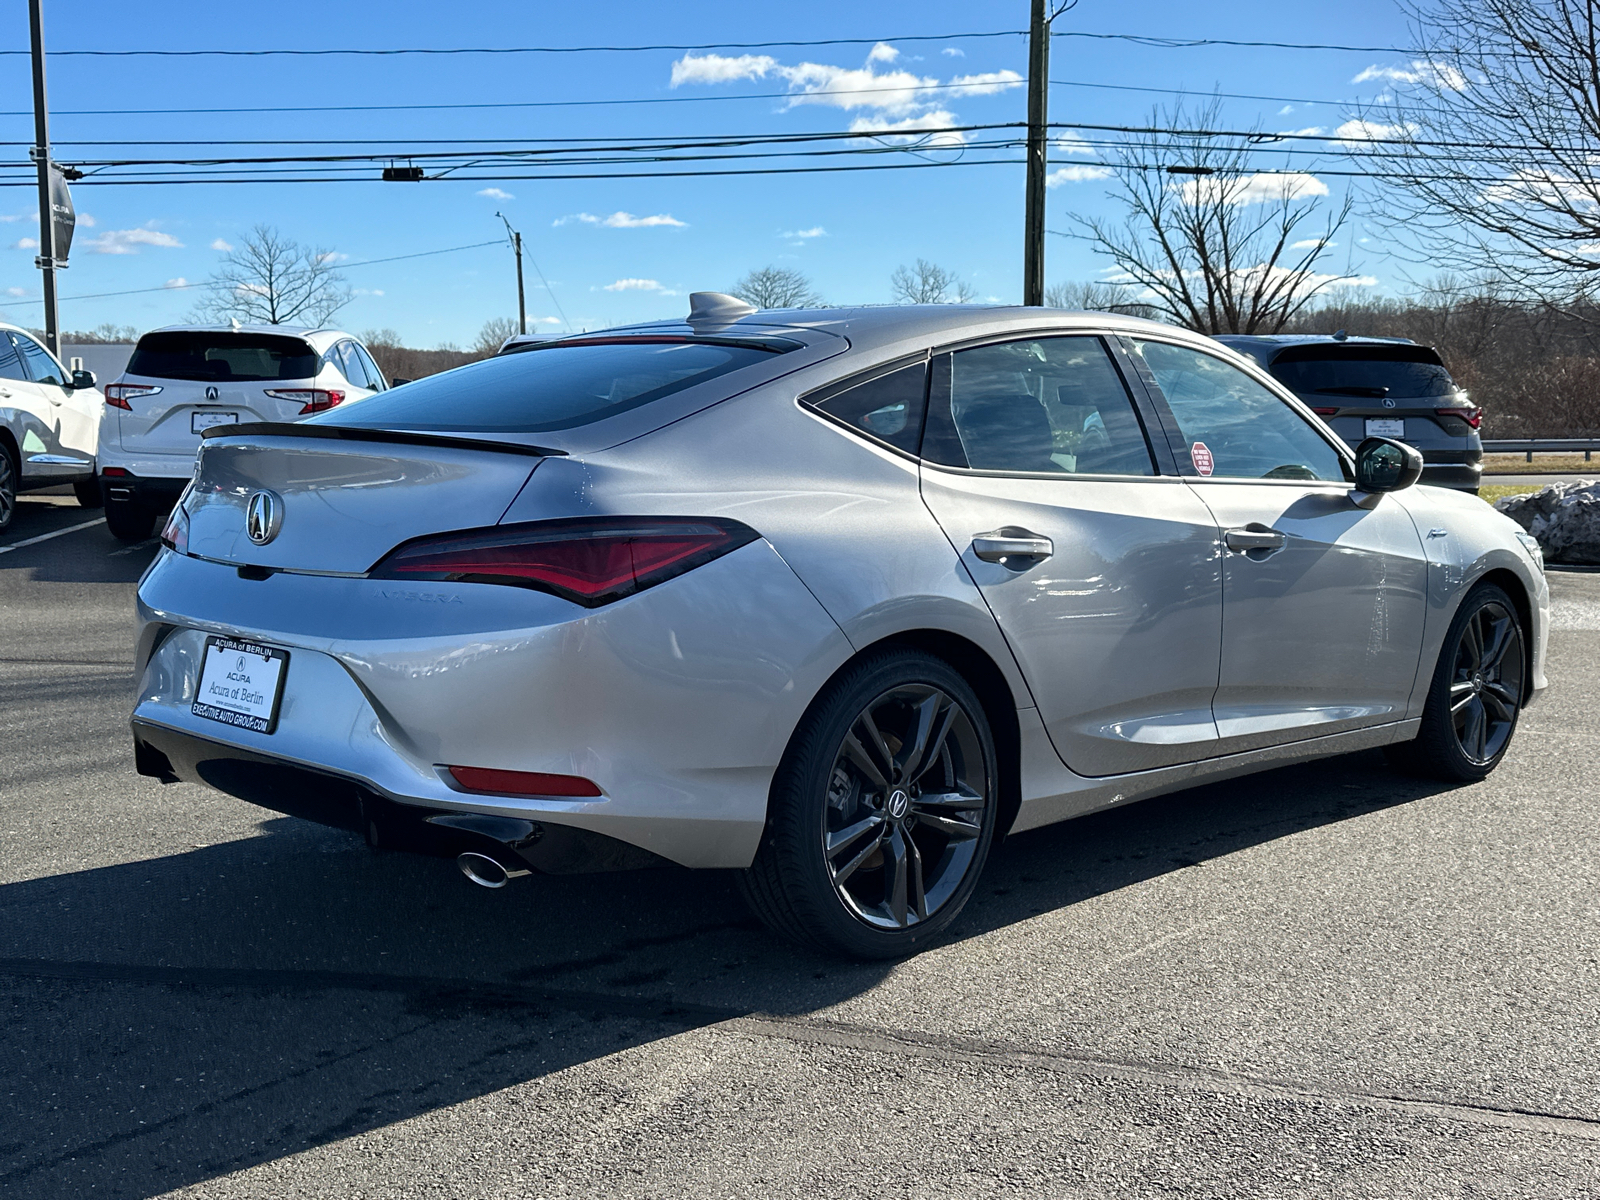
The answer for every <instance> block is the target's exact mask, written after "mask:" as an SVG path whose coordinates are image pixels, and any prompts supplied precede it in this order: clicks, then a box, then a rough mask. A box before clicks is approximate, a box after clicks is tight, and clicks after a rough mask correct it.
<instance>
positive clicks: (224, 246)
mask: <svg viewBox="0 0 1600 1200" xmlns="http://www.w3.org/2000/svg"><path fill="white" fill-rule="evenodd" d="M211 248H212V249H213V250H232V249H233V244H232V243H231V242H225V241H223V240H222V239H221V238H218V239H217V240H216V241H214V242H212V243H211Z"/></svg>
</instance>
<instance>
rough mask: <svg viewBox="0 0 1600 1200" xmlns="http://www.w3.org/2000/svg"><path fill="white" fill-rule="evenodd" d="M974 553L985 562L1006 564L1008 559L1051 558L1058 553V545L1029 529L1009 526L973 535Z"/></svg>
mask: <svg viewBox="0 0 1600 1200" xmlns="http://www.w3.org/2000/svg"><path fill="white" fill-rule="evenodd" d="M972 552H973V553H974V554H975V555H977V556H978V557H979V558H981V559H982V560H983V561H984V562H991V563H997V562H1004V561H1005V560H1006V559H1008V558H1033V559H1045V558H1049V557H1050V556H1051V555H1052V554H1054V553H1055V552H1056V544H1055V543H1054V542H1052V541H1051V540H1050V539H1049V538H1047V537H1043V536H1041V535H1039V534H1037V533H1033V532H1032V531H1030V530H1027V529H1015V528H1012V527H1011V526H1007V527H1006V528H1004V529H996V530H993V531H992V532H990V533H979V534H975V535H973V538H972Z"/></svg>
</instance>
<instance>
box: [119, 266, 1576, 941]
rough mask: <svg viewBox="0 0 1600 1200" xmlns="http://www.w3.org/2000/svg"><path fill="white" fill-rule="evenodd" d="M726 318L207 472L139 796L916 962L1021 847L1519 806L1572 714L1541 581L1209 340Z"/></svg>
mask: <svg viewBox="0 0 1600 1200" xmlns="http://www.w3.org/2000/svg"><path fill="white" fill-rule="evenodd" d="M692 303H693V308H692V311H691V313H690V316H689V318H688V319H687V320H685V321H664V322H658V323H654V324H647V325H637V326H631V327H628V328H622V329H613V330H609V331H606V332H603V333H591V334H581V335H576V336H572V337H567V338H563V339H560V340H558V341H554V342H551V343H548V344H546V345H543V346H540V347H536V348H534V349H529V350H524V351H521V352H519V353H516V354H509V355H503V356H499V357H495V358H491V359H487V360H485V361H482V362H478V363H473V364H471V365H469V366H465V367H461V368H459V369H457V370H454V371H450V372H447V373H444V374H441V375H436V376H433V377H431V378H428V379H423V380H420V381H418V382H416V383H413V384H410V385H408V386H407V387H404V388H399V389H396V390H394V391H392V392H390V393H389V394H387V395H385V396H380V397H377V398H375V399H373V400H370V401H368V402H367V403H365V404H363V405H361V406H360V407H359V408H354V409H352V408H349V407H345V408H340V409H337V410H335V411H333V412H329V413H324V414H321V415H319V416H316V417H313V418H311V419H310V420H308V421H304V422H301V423H298V424H271V423H252V424H240V425H237V426H227V427H222V428H217V429H211V430H208V431H207V433H206V437H205V439H204V442H203V443H202V447H201V451H200V459H199V466H198V469H197V471H196V476H195V482H194V484H193V486H192V488H191V489H190V490H189V491H188V492H187V493H186V495H185V497H184V498H183V500H182V502H181V503H180V504H179V505H178V506H177V508H176V509H175V510H174V512H173V514H172V518H171V520H170V521H169V522H168V524H167V526H166V528H165V531H164V533H163V535H162V536H163V541H164V543H165V547H166V548H165V549H164V551H163V552H162V553H161V554H160V555H159V556H158V558H157V559H156V561H155V562H154V563H153V564H152V566H151V568H150V570H149V572H148V573H147V574H146V576H145V577H144V580H143V581H142V583H141V585H140V588H139V593H138V609H139V620H140V633H139V636H138V651H137V662H138V667H139V671H140V684H139V690H138V698H137V701H136V707H135V709H134V712H133V736H134V742H135V754H136V761H137V766H138V770H139V771H140V772H141V773H143V774H145V775H151V776H155V777H158V778H162V779H167V780H188V781H191V782H204V783H206V784H209V785H210V786H212V787H215V788H220V789H222V790H223V791H225V792H228V793H231V794H232V795H235V796H239V797H243V798H245V799H247V800H250V801H253V802H255V803H257V804H261V805H264V806H266V807H268V808H272V809H277V810H280V811H283V812H289V813H294V814H298V815H301V816H305V817H309V818H311V819H312V820H317V821H322V822H325V823H328V824H330V825H336V826H342V827H346V828H349V829H353V830H358V831H362V832H364V833H365V834H366V836H367V838H368V839H369V840H370V841H371V842H372V843H374V844H375V845H379V846H394V847H398V848H407V849H414V850H421V851H425V852H430V853H435V854H447V855H456V856H459V858H458V862H459V864H460V866H461V867H462V869H463V871H464V872H466V873H467V874H468V876H469V877H470V878H472V879H474V880H475V881H477V882H481V883H484V884H486V885H488V886H499V885H503V884H504V883H505V882H506V880H507V879H508V878H510V877H511V876H514V875H518V874H522V873H526V872H527V871H529V870H542V871H550V872H566V871H573V870H579V869H586V868H602V869H613V868H620V867H624V866H637V865H641V864H644V863H659V862H661V861H663V860H665V861H669V862H674V863H678V864H681V865H683V866H688V867H699V868H734V869H737V870H738V871H739V872H741V874H740V878H741V879H742V881H743V887H744V891H745V894H746V896H747V898H748V900H749V902H750V904H751V907H752V908H753V909H754V910H755V912H756V913H758V914H759V915H760V916H761V917H762V918H763V919H764V920H765V921H767V922H768V923H769V924H771V925H772V926H773V927H774V928H775V929H777V930H779V931H781V932H783V933H785V934H788V935H790V936H793V937H795V938H798V939H800V940H803V941H807V942H810V943H813V944H816V945H820V946H823V947H826V948H828V949H830V950H834V951H839V952H843V953H847V954H853V955H861V956H869V957H870V956H890V955H898V954H903V953H906V952H908V951H910V950H913V949H915V948H917V947H918V946H921V945H923V944H925V943H926V942H927V941H928V940H929V939H931V938H934V937H937V936H938V935H939V934H940V933H941V932H942V931H943V930H945V929H947V928H948V927H949V925H950V922H951V921H952V920H954V919H955V916H956V915H957V914H958V913H959V912H960V910H961V908H962V905H963V904H965V903H966V901H967V899H968V897H969V896H970V895H971V894H972V890H973V888H974V886H975V884H976V881H977V879H978V875H979V872H980V871H981V869H982V867H983V864H984V860H985V858H986V856H987V855H988V853H989V850H990V847H991V845H992V844H993V843H994V840H995V839H996V838H998V837H1001V836H1003V835H1005V834H1006V833H1007V832H1008V831H1011V832H1015V831H1019V830H1025V829H1032V828H1034V827H1036V826H1040V825H1045V824H1049V823H1051V822H1055V821H1061V820H1064V819H1067V818H1069V817H1075V816H1078V815H1081V814H1083V813H1087V812H1091V811H1094V810H1096V809H1101V808H1105V807H1108V806H1111V805H1117V804H1123V803H1126V802H1128V801H1131V800H1137V799H1139V798H1141V797H1145V796H1152V795H1156V794H1158V793H1162V792H1169V791H1174V790H1177V789H1179V788H1184V787H1189V786H1191V785H1193V784H1196V783H1199V782H1201V781H1204V780H1214V779H1222V778H1226V777H1228V776H1231V775H1237V774H1241V773H1244V772H1249V771H1257V770H1263V769H1266V768H1269V767H1273V766H1277V765H1280V764H1283V763H1287V762H1292V761H1296V760H1303V759H1311V758H1317V757H1321V756H1325V755H1330V754H1339V753H1343V752H1345V751H1352V750H1361V749H1367V748H1371V747H1378V746H1382V747H1386V748H1388V750H1389V751H1390V752H1391V753H1392V754H1393V755H1394V756H1396V757H1397V758H1399V759H1401V760H1402V761H1404V762H1405V763H1407V764H1409V765H1410V766H1411V768H1413V769H1416V770H1421V771H1426V772H1430V773H1432V774H1434V775H1437V776H1439V777H1442V778H1445V779H1452V780H1473V779H1481V778H1483V777H1484V776H1485V775H1487V774H1488V773H1489V772H1490V771H1492V770H1493V769H1494V768H1495V766H1496V764H1498V763H1499V762H1500V760H1501V758H1502V756H1503V755H1504V754H1505V753H1506V748H1507V746H1508V745H1509V744H1510V741H1511V738H1512V734H1513V732H1514V730H1515V728H1516V725H1517V720H1518V716H1519V713H1520V712H1521V709H1522V707H1523V706H1524V705H1525V704H1526V703H1527V702H1528V701H1529V700H1530V699H1532V698H1533V697H1534V695H1535V694H1536V693H1537V692H1538V691H1539V689H1541V688H1543V687H1544V686H1545V675H1544V665H1543V663H1544V647H1545V641H1546V630H1547V629H1548V627H1549V621H1548V589H1547V587H1546V585H1545V580H1544V574H1543V569H1542V565H1541V563H1540V561H1539V558H1538V548H1537V543H1536V542H1533V541H1532V540H1531V539H1530V538H1528V537H1527V535H1526V534H1524V533H1523V532H1522V531H1521V530H1520V529H1519V528H1518V527H1517V526H1516V525H1514V524H1513V523H1512V522H1511V521H1510V520H1508V519H1507V518H1505V517H1503V516H1501V515H1500V514H1499V513H1497V512H1495V511H1494V510H1493V509H1492V508H1490V507H1489V506H1488V505H1486V504H1483V503H1481V502H1479V501H1477V500H1474V499H1471V498H1469V497H1466V496H1461V495H1459V494H1456V493H1453V492H1449V491H1445V490H1442V489H1438V488H1415V489H1411V488H1409V484H1410V483H1412V482H1413V481H1414V480H1415V479H1416V478H1417V476H1418V474H1419V472H1420V471H1421V469H1422V464H1421V459H1420V457H1419V456H1418V455H1417V453H1416V451H1415V450H1413V449H1411V448H1410V447H1408V446H1405V445H1404V444H1402V443H1400V442H1398V441H1395V440H1392V439H1382V438H1373V439H1368V440H1366V441H1364V442H1363V443H1362V445H1361V446H1360V448H1359V449H1358V450H1357V451H1356V452H1354V453H1352V452H1351V451H1350V450H1349V449H1348V448H1347V447H1345V446H1344V445H1343V444H1342V443H1341V442H1340V441H1339V440H1338V439H1337V438H1335V437H1334V436H1333V435H1332V434H1331V433H1330V432H1329V430H1328V429H1327V427H1326V426H1325V425H1324V424H1322V423H1321V422H1319V421H1318V420H1316V418H1315V417H1314V416H1313V415H1312V414H1311V412H1310V411H1309V410H1308V409H1307V408H1306V407H1305V406H1304V405H1303V404H1301V402H1300V401H1299V400H1297V399H1296V398H1295V397H1294V396H1293V394H1292V393H1290V392H1289V391H1287V390H1286V389H1285V388H1283V387H1282V385H1280V384H1278V383H1277V382H1276V381H1274V380H1273V378H1272V377H1271V376H1270V375H1268V374H1267V373H1266V372H1264V371H1261V370H1259V369H1257V368H1255V367H1253V366H1249V365H1247V364H1246V363H1245V361H1244V360H1242V359H1240V358H1239V357H1238V356H1237V355H1234V354H1231V353H1229V352H1227V351H1225V350H1223V349H1222V348H1221V347H1219V346H1218V345H1217V344H1216V343H1215V342H1213V341H1211V340H1210V339H1208V338H1204V337H1201V336H1199V335H1196V334H1192V333H1188V332H1185V331H1182V330H1178V329H1173V328H1169V327H1166V326H1163V325H1158V324H1155V323H1154V322H1148V321H1140V320H1137V319H1132V318H1122V317H1115V316H1110V315H1106V314H1098V313H1063V312H1052V311H1049V310H1045V309H1005V308H975V307H960V306H950V305H932V306H925V307H906V308H893V307H883V308H862V309H821V310H815V311H784V312H756V311H754V310H752V309H751V308H750V307H749V306H748V305H744V304H742V303H740V302H739V301H736V300H733V299H732V298H730V297H718V296H708V295H706V294H703V293H702V294H697V295H696V296H694V297H693V298H692Z"/></svg>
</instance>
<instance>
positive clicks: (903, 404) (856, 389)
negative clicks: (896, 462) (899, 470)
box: [805, 359, 928, 454]
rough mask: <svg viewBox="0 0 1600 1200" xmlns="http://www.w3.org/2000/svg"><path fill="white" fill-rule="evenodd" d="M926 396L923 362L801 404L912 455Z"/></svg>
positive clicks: (820, 393) (833, 388) (809, 397)
mask: <svg viewBox="0 0 1600 1200" xmlns="http://www.w3.org/2000/svg"><path fill="white" fill-rule="evenodd" d="M927 393H928V363H927V360H926V359H924V360H923V361H921V362H917V363H913V364H912V365H910V366H908V367H901V368H900V369H899V370H896V371H890V372H889V373H888V374H887V375H880V376H878V377H877V378H876V379H869V380H866V381H865V382H863V383H854V384H846V385H844V386H842V387H840V386H834V387H830V388H828V389H827V390H825V391H823V392H819V393H815V394H813V395H811V396H807V397H806V401H805V402H806V403H807V404H809V405H811V406H812V407H813V408H816V409H820V410H821V411H822V412H825V413H827V414H828V415H829V416H830V417H834V418H836V419H837V420H840V421H843V422H844V423H845V424H846V425H849V426H850V427H851V428H853V429H857V430H859V431H860V432H862V433H864V434H866V435H867V436H868V437H871V438H874V439H876V440H877V441H880V442H885V443H887V444H888V445H890V446H893V447H894V448H895V449H896V450H904V451H905V452H906V453H907V454H915V453H916V452H917V442H918V441H919V440H920V439H921V437H922V412H923V406H924V402H925V401H926V398H927Z"/></svg>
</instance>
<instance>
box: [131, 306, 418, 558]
mask: <svg viewBox="0 0 1600 1200" xmlns="http://www.w3.org/2000/svg"><path fill="white" fill-rule="evenodd" d="M388 387H389V383H388V381H387V380H386V379H384V377H383V372H382V371H381V370H379V369H378V364H377V363H375V362H373V360H372V355H371V354H370V353H368V351H367V348H366V347H365V346H363V345H362V344H361V343H360V342H359V341H357V340H356V338H354V337H353V336H351V335H350V334H348V333H343V332H340V331H339V330H337V329H298V328H292V327H289V326H284V325H169V326H167V327H166V328H164V329H154V330H151V331H150V332H149V333H147V334H145V335H144V336H143V337H141V338H140V339H139V344H138V345H137V346H135V347H134V351H133V357H132V358H130V359H129V360H128V367H127V370H125V371H124V372H123V373H122V374H121V375H119V376H118V377H117V378H116V380H115V381H113V382H111V383H108V384H106V386H105V404H104V406H103V410H102V414H101V417H100V488H101V494H102V496H103V497H104V500H105V506H106V524H107V526H108V527H109V528H110V529H111V532H112V533H113V534H115V535H116V536H117V537H119V538H121V539H122V540H123V541H128V542H140V541H143V540H144V539H146V538H148V537H149V536H150V534H151V533H152V532H153V531H154V529H155V523H156V520H157V518H158V517H161V516H163V515H165V514H166V512H167V510H168V509H170V508H171V507H172V505H173V504H174V503H175V502H176V501H177V499H178V495H179V493H181V492H182V491H183V489H184V485H185V484H187V483H188V482H189V477H190V476H191V475H192V474H193V473H194V459H195V453H196V452H197V451H198V450H199V448H200V435H201V434H202V433H204V432H205V431H206V430H207V429H211V428H213V427H215V426H218V425H236V424H241V423H243V424H251V423H254V422H259V421H298V420H299V419H300V418H302V417H308V416H311V415H312V414H313V413H319V412H326V411H327V410H328V409H330V408H335V407H337V406H339V405H341V404H350V403H353V402H354V401H357V400H364V399H366V398H367V397H368V396H372V395H375V394H377V393H378V392H382V391H386V390H388Z"/></svg>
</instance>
